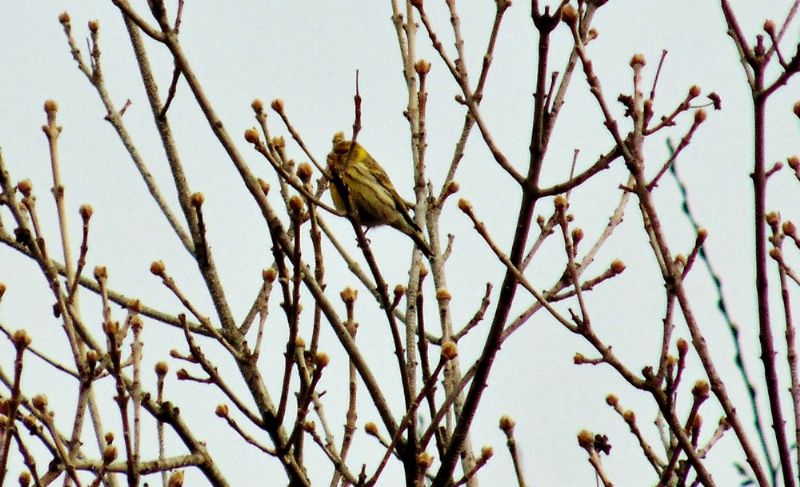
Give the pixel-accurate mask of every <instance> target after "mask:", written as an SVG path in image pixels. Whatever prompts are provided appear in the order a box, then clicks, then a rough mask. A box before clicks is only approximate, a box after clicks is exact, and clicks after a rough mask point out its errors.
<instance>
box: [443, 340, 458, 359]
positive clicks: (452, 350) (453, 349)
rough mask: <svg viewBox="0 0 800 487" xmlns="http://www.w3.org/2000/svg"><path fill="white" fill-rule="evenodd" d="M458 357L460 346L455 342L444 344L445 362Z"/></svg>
mask: <svg viewBox="0 0 800 487" xmlns="http://www.w3.org/2000/svg"><path fill="white" fill-rule="evenodd" d="M456 357H458V346H457V345H456V344H455V342H450V341H447V342H444V344H443V345H442V358H444V359H445V360H453V359H454V358H456Z"/></svg>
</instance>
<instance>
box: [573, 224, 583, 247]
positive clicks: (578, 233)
mask: <svg viewBox="0 0 800 487" xmlns="http://www.w3.org/2000/svg"><path fill="white" fill-rule="evenodd" d="M581 240H583V230H582V229H580V228H575V229H573V230H572V242H573V243H574V244H575V245H577V244H578V242H580V241H581Z"/></svg>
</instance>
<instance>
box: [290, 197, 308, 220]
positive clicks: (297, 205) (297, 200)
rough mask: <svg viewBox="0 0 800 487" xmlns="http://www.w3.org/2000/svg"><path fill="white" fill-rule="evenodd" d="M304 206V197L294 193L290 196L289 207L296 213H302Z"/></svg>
mask: <svg viewBox="0 0 800 487" xmlns="http://www.w3.org/2000/svg"><path fill="white" fill-rule="evenodd" d="M304 207H305V203H303V198H301V197H299V196H297V195H294V196H292V197H291V198H289V209H290V210H291V211H292V213H294V214H295V215H299V214H300V213H302V212H303V208H304Z"/></svg>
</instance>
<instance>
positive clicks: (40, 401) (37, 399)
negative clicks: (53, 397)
mask: <svg viewBox="0 0 800 487" xmlns="http://www.w3.org/2000/svg"><path fill="white" fill-rule="evenodd" d="M31 404H33V407H34V408H36V410H37V411H39V412H40V413H43V412H45V410H46V409H47V396H45V395H44V394H36V395H35V396H33V399H31Z"/></svg>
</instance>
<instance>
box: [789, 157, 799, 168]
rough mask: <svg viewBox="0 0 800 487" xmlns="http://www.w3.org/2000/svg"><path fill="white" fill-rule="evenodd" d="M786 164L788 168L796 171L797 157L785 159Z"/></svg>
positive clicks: (797, 165)
mask: <svg viewBox="0 0 800 487" xmlns="http://www.w3.org/2000/svg"><path fill="white" fill-rule="evenodd" d="M786 162H787V163H788V164H789V167H791V168H792V169H794V170H795V171H797V168H798V167H800V158H798V157H797V156H789V157H787V158H786Z"/></svg>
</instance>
